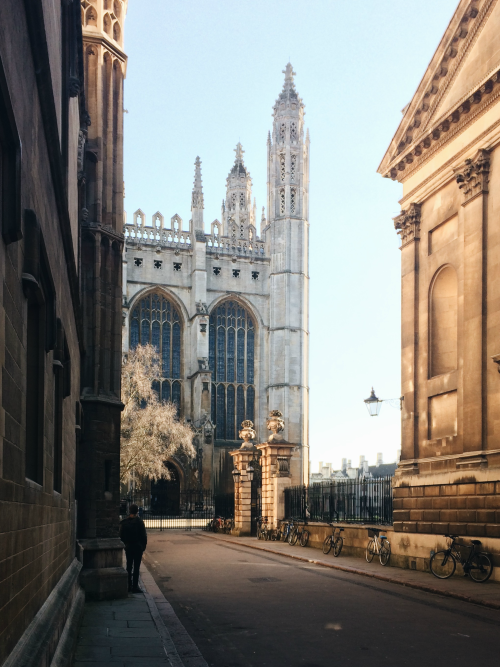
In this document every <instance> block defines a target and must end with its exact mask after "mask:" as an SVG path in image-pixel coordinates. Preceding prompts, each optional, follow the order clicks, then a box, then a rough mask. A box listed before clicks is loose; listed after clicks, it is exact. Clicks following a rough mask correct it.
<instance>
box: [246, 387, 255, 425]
mask: <svg viewBox="0 0 500 667" xmlns="http://www.w3.org/2000/svg"><path fill="white" fill-rule="evenodd" d="M247 419H250V420H251V421H253V422H255V389H254V388H253V387H248V389H247Z"/></svg>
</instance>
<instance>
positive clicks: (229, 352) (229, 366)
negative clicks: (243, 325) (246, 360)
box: [227, 327, 234, 382]
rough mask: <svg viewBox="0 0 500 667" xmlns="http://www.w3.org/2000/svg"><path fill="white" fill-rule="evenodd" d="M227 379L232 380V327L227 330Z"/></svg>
mask: <svg viewBox="0 0 500 667" xmlns="http://www.w3.org/2000/svg"><path fill="white" fill-rule="evenodd" d="M227 381H228V382H234V329H233V328H232V327H231V329H229V330H228V332H227Z"/></svg>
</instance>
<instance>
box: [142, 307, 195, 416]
mask: <svg viewBox="0 0 500 667" xmlns="http://www.w3.org/2000/svg"><path fill="white" fill-rule="evenodd" d="M139 343H140V344H141V345H147V343H151V345H153V346H154V347H155V348H156V350H157V351H158V353H159V355H160V359H161V365H162V371H163V377H164V378H165V379H164V380H162V382H161V387H160V386H158V385H157V386H156V387H155V390H156V391H157V392H158V394H159V395H160V396H161V399H162V400H163V401H172V403H175V404H176V405H177V408H178V409H180V405H181V382H180V381H179V380H180V378H181V347H182V345H181V317H180V314H179V311H178V310H177V308H176V307H175V306H174V305H173V303H171V302H170V301H169V300H168V299H167V298H166V297H165V296H163V295H162V294H148V296H146V297H144V298H143V299H140V301H139V302H138V303H137V304H136V305H135V307H134V310H133V311H132V315H131V317H130V348H131V349H132V350H133V349H134V348H136V347H137V345H139Z"/></svg>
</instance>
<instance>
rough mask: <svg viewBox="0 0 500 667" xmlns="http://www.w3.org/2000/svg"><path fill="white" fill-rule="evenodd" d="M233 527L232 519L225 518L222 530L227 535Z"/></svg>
mask: <svg viewBox="0 0 500 667" xmlns="http://www.w3.org/2000/svg"><path fill="white" fill-rule="evenodd" d="M233 528H234V519H225V520H224V525H223V527H222V530H223V532H224V533H225V534H226V535H229V534H230V533H231V531H232V530H233Z"/></svg>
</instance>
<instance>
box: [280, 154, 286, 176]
mask: <svg viewBox="0 0 500 667" xmlns="http://www.w3.org/2000/svg"><path fill="white" fill-rule="evenodd" d="M285 173H286V172H285V154H284V153H280V177H281V182H282V183H284V182H285Z"/></svg>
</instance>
